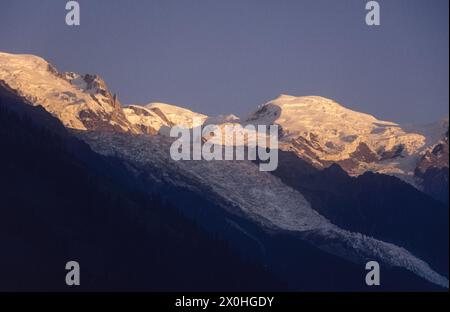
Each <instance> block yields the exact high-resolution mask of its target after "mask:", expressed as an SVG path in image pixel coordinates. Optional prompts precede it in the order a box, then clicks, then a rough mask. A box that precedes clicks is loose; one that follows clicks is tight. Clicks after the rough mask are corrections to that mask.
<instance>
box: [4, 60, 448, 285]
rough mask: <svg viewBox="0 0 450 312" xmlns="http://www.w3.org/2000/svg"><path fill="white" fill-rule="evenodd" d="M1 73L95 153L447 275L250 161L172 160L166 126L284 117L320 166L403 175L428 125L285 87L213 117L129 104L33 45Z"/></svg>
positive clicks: (321, 237) (285, 141)
mask: <svg viewBox="0 0 450 312" xmlns="http://www.w3.org/2000/svg"><path fill="white" fill-rule="evenodd" d="M0 83H1V84H0V88H1V87H2V86H4V87H7V88H8V89H9V90H12V91H13V92H15V93H16V94H17V95H19V96H21V97H23V98H24V99H26V100H27V101H28V102H30V103H31V104H32V105H35V106H37V105H41V106H43V107H44V108H45V109H46V110H47V111H48V112H49V113H51V114H52V115H53V116H55V117H56V118H58V119H59V120H61V122H62V123H63V124H64V125H65V126H66V127H67V128H69V129H72V130H74V133H75V134H76V135H77V136H79V137H80V138H81V139H83V140H84V141H85V142H87V143H88V144H89V145H90V146H91V148H92V149H93V150H94V151H96V152H97V153H99V154H102V155H106V156H115V157H119V158H120V159H123V160H124V161H126V162H127V163H129V164H131V165H132V166H133V168H135V170H136V174H137V175H138V174H143V173H145V174H146V175H148V176H151V177H152V179H153V181H156V182H157V183H163V184H170V185H175V186H179V187H184V188H187V189H190V190H194V191H195V192H198V193H199V194H213V195H214V196H215V197H217V198H220V203H221V206H223V209H226V210H228V211H229V212H230V213H234V214H236V215H239V216H242V217H244V218H245V219H247V220H250V221H252V222H254V223H255V224H258V225H260V226H261V227H262V228H264V229H267V230H269V231H279V232H287V233H289V234H292V235H294V236H295V237H300V238H301V239H303V240H306V241H308V242H310V243H311V244H312V245H314V246H317V247H318V248H320V249H322V250H326V251H327V252H330V253H332V254H335V255H338V256H341V257H343V258H345V259H348V260H351V261H356V262H358V263H359V262H360V263H363V262H364V261H366V260H367V259H377V260H379V261H381V262H383V263H384V264H386V265H388V266H392V267H400V268H404V269H406V270H409V271H411V272H413V273H415V274H416V275H418V276H420V277H422V278H424V279H426V280H428V281H430V282H432V283H434V284H437V285H440V286H442V287H447V288H448V279H447V278H446V277H445V276H443V275H441V274H439V273H438V272H436V271H435V270H433V268H431V267H430V266H429V265H428V264H427V263H426V262H425V261H423V260H422V259H420V258H419V257H417V256H416V255H414V254H413V253H412V252H410V251H408V250H406V249H405V248H403V247H402V246H398V245H395V244H393V243H388V242H384V241H381V240H377V239H375V238H372V237H368V236H366V235H363V234H361V233H353V232H349V231H347V230H344V229H342V228H340V227H338V226H337V225H335V224H333V223H332V222H330V221H329V220H328V219H327V218H325V217H323V216H322V215H320V214H319V213H318V212H317V211H316V210H314V209H313V208H312V206H311V204H310V203H309V202H308V200H307V199H306V198H305V196H304V195H303V194H302V193H300V192H299V191H298V190H295V189H292V188H291V187H289V186H287V185H286V184H284V183H283V182H282V181H281V180H280V179H278V178H277V177H275V176H274V175H272V174H270V173H265V172H261V171H259V170H258V166H257V165H256V164H254V163H252V162H250V161H212V162H208V161H203V160H202V161H188V162H177V161H174V160H172V159H171V158H170V155H169V150H170V145H171V142H172V141H173V139H172V138H169V137H167V130H168V129H169V128H170V127H172V126H174V125H179V126H182V127H186V128H192V127H196V126H199V125H201V124H203V123H205V124H209V123H213V122H217V123H221V124H222V125H224V124H237V125H241V126H246V125H249V124H257V125H271V124H277V125H279V126H280V127H281V131H280V139H281V144H280V148H281V149H284V150H287V151H293V152H295V154H296V155H297V156H298V157H300V158H302V159H304V160H306V161H308V162H310V163H311V164H313V165H314V166H316V167H319V168H324V167H328V166H329V165H331V164H332V163H338V164H340V165H341V166H342V167H343V168H345V169H346V170H347V172H349V173H351V174H354V175H358V174H361V173H363V172H364V171H367V170H373V171H377V172H381V173H388V174H400V175H402V176H406V177H408V176H411V177H412V176H413V175H414V172H415V169H416V167H417V165H418V163H419V161H420V159H422V158H424V157H425V158H426V159H431V158H430V157H426V154H427V152H429V148H430V147H431V146H432V145H434V144H437V143H438V142H432V141H433V140H432V139H429V138H428V139H427V137H426V135H424V134H420V133H416V132H414V131H408V130H405V129H404V128H402V127H401V126H399V125H397V124H395V123H391V122H385V121H379V120H377V119H376V118H374V117H373V116H370V115H367V114H362V113H358V112H354V111H351V110H349V109H347V108H344V107H343V106H341V105H339V104H337V103H336V102H334V101H332V100H329V99H325V98H321V97H293V96H285V95H283V96H281V97H279V98H277V99H275V100H273V101H271V102H269V103H267V104H265V105H263V106H261V107H260V108H258V110H257V111H256V112H255V113H253V114H251V115H250V116H248V117H247V118H245V119H243V120H240V119H238V118H237V117H235V116H233V115H230V116H220V117H212V118H211V117H208V116H206V115H203V114H199V113H195V112H192V111H190V110H187V109H183V108H179V107H176V106H173V105H169V104H162V103H151V104H148V105H146V106H139V105H129V106H127V107H125V108H122V106H121V105H120V103H119V101H118V100H117V96H114V95H112V93H111V92H110V91H109V90H108V89H107V87H106V84H105V83H104V81H103V80H102V79H101V78H100V77H98V76H95V75H79V74H75V73H58V72H57V71H56V69H55V68H54V67H53V66H51V65H50V64H49V63H47V62H46V61H45V60H43V59H41V58H38V57H35V56H30V55H11V54H6V53H0ZM194 117H195V120H197V123H195V124H193V122H192V120H193V118H194ZM86 130H89V131H86ZM161 134H162V135H161ZM447 150H448V149H447ZM433 151H434V149H433ZM433 151H432V152H433ZM425 158H424V159H425ZM440 159H441V160H442V159H443V158H440ZM443 165H444V166H445V161H444V164H443ZM446 165H447V167H448V157H447V164H446ZM431 166H433V165H431ZM405 179H406V178H405Z"/></svg>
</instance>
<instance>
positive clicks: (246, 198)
mask: <svg viewBox="0 0 450 312" xmlns="http://www.w3.org/2000/svg"><path fill="white" fill-rule="evenodd" d="M149 96H150V95H149ZM194 117H195V119H194ZM193 120H196V121H198V123H193ZM210 123H214V124H219V125H230V124H232V125H238V126H246V125H278V126H279V129H280V131H279V164H278V168H277V169H276V170H275V171H273V172H262V171H260V170H259V167H258V161H246V160H244V161H205V160H199V161H174V160H172V158H171V157H170V154H169V152H170V146H171V144H172V142H173V140H174V138H171V137H170V136H169V135H168V131H169V129H170V128H171V127H173V126H180V127H184V128H189V129H191V128H194V127H197V126H201V125H202V124H205V125H206V124H210ZM448 129H449V124H448V118H446V119H442V120H440V121H438V122H436V123H433V124H429V125H399V124H397V123H394V122H388V121H382V120H378V119H377V118H375V117H373V116H371V115H368V114H364V113H360V112H355V111H352V110H350V109H348V108H345V107H344V106H343V105H341V104H339V103H336V102H335V101H333V100H330V99H327V98H323V97H320V96H303V97H295V96H290V95H281V96H279V97H277V98H276V99H274V100H272V101H269V102H268V103H266V104H263V105H261V106H259V107H256V108H255V110H254V112H252V113H250V114H249V115H248V116H245V117H243V118H239V117H237V116H234V115H228V116H206V115H204V114H201V113H196V112H192V111H190V110H188V109H184V108H181V107H177V106H174V105H169V104H164V103H150V104H147V105H143V106H142V105H136V104H130V105H122V104H121V103H120V101H119V98H118V96H117V95H116V94H113V93H112V92H111V91H110V90H109V89H108V87H107V85H106V83H105V82H104V81H103V80H102V79H101V78H100V77H99V76H97V75H90V74H86V75H81V74H77V73H72V72H70V73H62V72H59V71H58V70H57V69H56V68H55V67H54V66H52V65H51V64H50V63H48V62H47V61H45V60H44V59H42V58H40V57H37V56H33V55H15V54H8V53H1V52H0V146H1V153H0V160H1V164H2V174H1V175H0V194H1V201H0V206H1V208H0V244H1V246H2V250H3V252H2V257H0V276H1V277H2V278H0V290H2V289H4V290H11V287H12V288H14V289H15V290H31V291H33V290H65V289H66V288H65V287H66V286H65V285H63V283H62V282H61V274H64V263H65V262H66V261H68V260H72V259H78V260H79V262H80V265H81V267H82V270H83V282H82V284H81V286H80V287H81V289H83V290H101V291H104V290H141V291H149V290H169V291H195V290H228V291H236V290H250V291H256V290H270V291H282V290H289V291H314V290H320V291H324V290H325V291H326V290H338V291H345V290H358V291H359V290H363V291H380V290H382V291H385V290H395V291H408V290H414V291H416V290H440V291H447V290H448V284H449V282H448V263H449V258H448V256H449V255H448V250H449V248H448V246H449V241H448V238H449V233H448V213H449V200H448V196H449V195H448V175H449V154H448V150H449V148H448V139H449V138H448V135H449V134H448ZM373 260H374V261H378V262H379V263H380V266H381V285H380V286H376V287H369V286H367V285H366V284H365V274H366V270H365V264H366V263H367V262H368V261H373ZM63 276H64V275H63Z"/></svg>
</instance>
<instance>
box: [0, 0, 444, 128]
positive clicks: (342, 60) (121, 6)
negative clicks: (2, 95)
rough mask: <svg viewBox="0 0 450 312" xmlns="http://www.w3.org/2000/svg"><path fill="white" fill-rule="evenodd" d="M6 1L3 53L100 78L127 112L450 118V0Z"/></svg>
mask: <svg viewBox="0 0 450 312" xmlns="http://www.w3.org/2000/svg"><path fill="white" fill-rule="evenodd" d="M366 2H367V1H363V0H340V1H336V0H129V1H118V0H80V1H79V3H80V5H81V26H79V27H68V26H66V25H65V22H64V21H65V14H66V11H65V8H64V7H65V3H66V1H64V0H40V1H28V0H0V50H1V51H5V52H12V53H31V54H36V55H39V56H42V57H44V58H46V59H47V60H49V61H50V62H52V63H53V64H54V65H55V66H56V67H57V68H58V69H59V70H62V71H76V72H81V73H98V74H100V75H101V76H102V77H103V78H104V79H105V81H106V82H107V84H108V85H109V87H110V88H111V89H112V91H114V92H117V93H118V94H119V97H120V99H121V101H122V102H123V103H124V104H131V103H135V104H145V103H148V102H152V101H162V102H167V103H172V104H175V105H180V106H184V107H188V108H190V109H193V110H195V111H199V112H203V113H206V114H210V115H216V114H227V113H235V114H237V115H245V114H246V113H248V112H249V111H252V110H253V109H255V107H256V106H257V105H259V104H262V103H265V102H267V101H269V100H270V99H273V98H275V97H277V96H278V95H279V94H282V93H284V94H291V95H322V96H325V97H330V98H333V99H335V100H337V101H338V102H340V103H341V104H344V105H345V106H347V107H349V108H352V109H355V110H359V111H364V112H367V113H370V114H373V115H375V116H377V117H379V118H382V119H387V120H394V121H397V122H420V123H425V122H431V121H434V120H436V119H439V118H441V117H443V116H445V115H448V102H449V89H448V83H449V72H448V70H449V43H448V36H449V33H448V23H449V22H448V11H449V8H448V5H449V4H448V0H385V1H383V0H381V1H379V3H380V6H381V26H379V27H368V26H367V25H366V24H365V22H364V20H365V14H366V11H365V4H366Z"/></svg>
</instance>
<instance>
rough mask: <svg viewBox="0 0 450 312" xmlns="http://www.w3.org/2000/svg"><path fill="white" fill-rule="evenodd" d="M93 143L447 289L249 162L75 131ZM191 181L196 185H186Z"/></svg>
mask: <svg viewBox="0 0 450 312" xmlns="http://www.w3.org/2000/svg"><path fill="white" fill-rule="evenodd" d="M79 135H80V136H81V138H82V139H84V140H85V141H86V142H87V143H88V144H90V145H91V147H92V148H93V149H94V150H95V151H97V152H99V153H101V154H104V155H115V156H119V157H121V158H123V159H126V160H128V161H130V162H132V163H135V164H136V165H137V166H138V167H140V168H157V169H158V171H161V172H162V173H161V175H160V176H159V177H158V178H160V179H164V180H165V181H166V182H168V183H172V184H175V185H180V186H185V187H189V188H192V187H194V188H200V189H201V190H208V191H210V192H213V193H214V194H216V195H217V196H219V197H220V198H222V199H223V208H225V209H230V212H232V213H236V210H235V208H237V209H238V211H237V213H238V214H239V215H243V216H245V217H247V218H249V219H251V220H253V221H254V222H256V223H259V224H260V225H262V226H263V227H265V228H268V229H274V230H282V231H289V232H291V233H293V234H294V235H298V236H299V237H303V238H304V239H308V240H310V241H311V238H315V239H312V243H313V244H314V243H315V242H323V243H316V244H318V247H319V248H322V249H324V250H326V251H328V252H330V253H335V254H337V255H340V256H342V254H341V252H340V250H342V248H344V249H345V250H346V254H347V257H350V258H353V259H357V261H359V262H363V261H368V260H379V261H381V262H382V263H384V264H386V265H389V266H394V267H402V268H405V269H407V270H409V271H412V272H414V273H415V274H417V275H418V276H421V277H422V278H424V279H426V280H428V281H430V282H432V283H435V284H437V285H440V286H442V287H446V288H448V279H447V278H446V277H444V276H441V275H440V274H438V273H436V272H435V271H434V270H433V269H431V268H430V266H429V265H428V264H427V263H426V262H424V261H422V260H420V259H419V258H417V257H415V256H414V255H413V254H411V253H410V252H408V251H407V250H406V249H404V248H401V247H398V246H396V245H394V244H390V243H386V242H383V241H380V240H377V239H374V238H372V237H368V236H365V235H362V234H360V233H352V232H349V231H346V230H343V229H341V228H339V227H337V226H336V225H334V224H332V223H331V222H330V221H329V220H327V219H326V218H325V217H323V216H321V215H320V214H319V213H317V212H316V211H315V210H314V209H312V208H311V206H310V204H309V203H308V202H307V200H306V199H305V198H304V196H303V195H302V194H300V193H299V192H297V191H296V190H294V189H292V188H290V187H288V186H286V185H285V184H283V183H282V182H281V181H280V180H279V179H278V178H276V177H275V176H273V175H271V174H269V173H267V172H260V171H259V169H258V166H257V165H256V164H254V163H252V162H249V161H209V162H208V161H178V162H177V161H173V160H172V159H171V158H170V155H169V149H170V144H171V140H170V139H169V138H166V137H162V136H142V135H140V136H132V137H130V135H126V134H112V133H93V132H90V133H89V132H82V133H79ZM186 181H194V183H193V184H192V183H186Z"/></svg>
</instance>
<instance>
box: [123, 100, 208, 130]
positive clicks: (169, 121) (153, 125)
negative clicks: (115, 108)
mask: <svg viewBox="0 0 450 312" xmlns="http://www.w3.org/2000/svg"><path fill="white" fill-rule="evenodd" d="M123 111H124V113H125V116H126V118H127V119H128V121H129V122H130V123H131V124H132V125H134V126H135V127H137V128H138V129H140V131H141V133H147V134H156V133H161V134H165V135H167V134H168V133H167V132H165V131H164V130H167V129H168V128H170V127H173V126H175V125H176V126H179V127H183V128H193V127H197V126H200V125H201V124H203V123H204V121H205V120H206V119H207V118H208V117H207V116H206V115H203V114H198V113H194V112H192V111H190V110H188V109H185V108H181V107H178V106H174V105H170V104H164V103H150V104H147V105H145V106H140V105H129V106H127V107H125V108H124V109H123Z"/></svg>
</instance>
